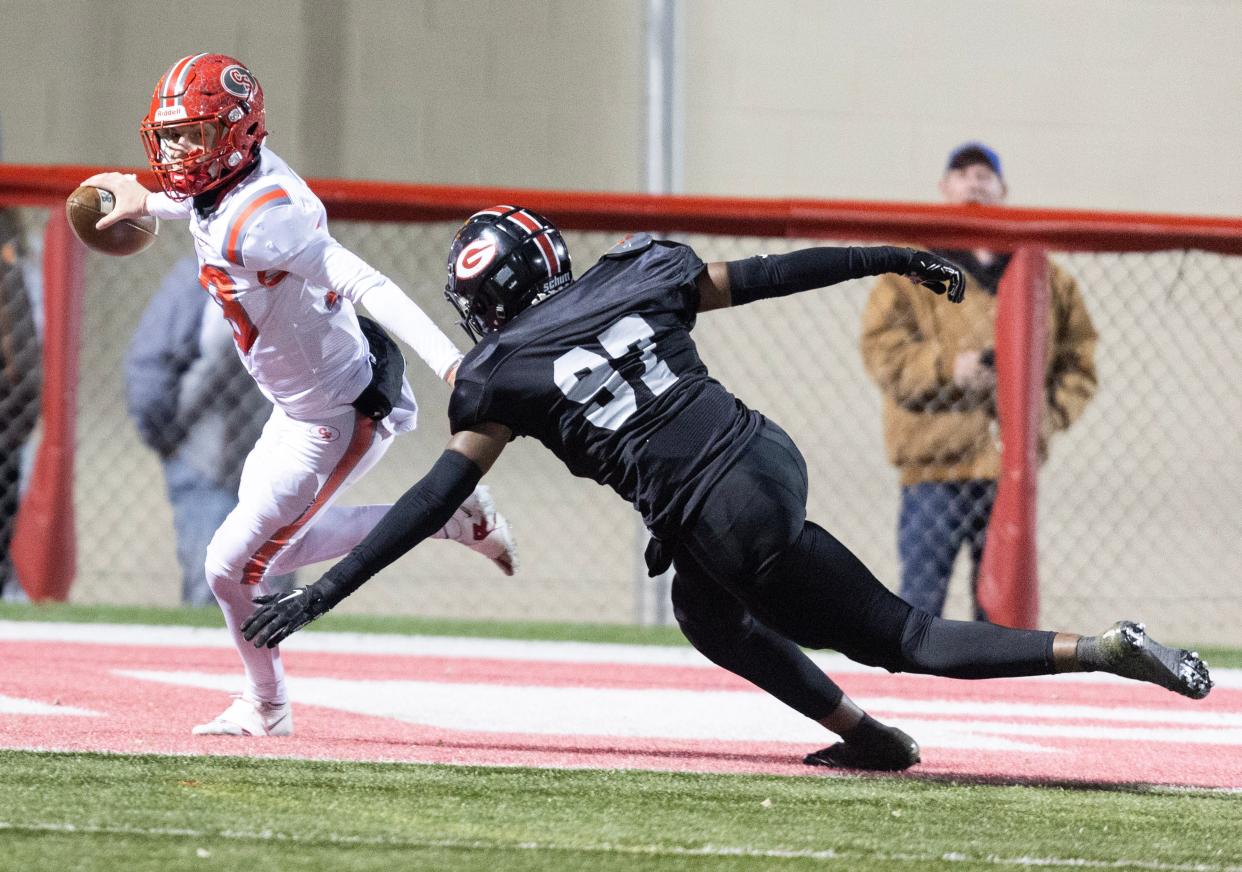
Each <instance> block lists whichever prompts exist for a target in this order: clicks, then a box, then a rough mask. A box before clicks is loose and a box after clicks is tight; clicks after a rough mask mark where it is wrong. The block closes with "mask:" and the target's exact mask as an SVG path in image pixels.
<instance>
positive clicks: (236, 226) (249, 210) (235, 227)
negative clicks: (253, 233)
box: [220, 185, 293, 266]
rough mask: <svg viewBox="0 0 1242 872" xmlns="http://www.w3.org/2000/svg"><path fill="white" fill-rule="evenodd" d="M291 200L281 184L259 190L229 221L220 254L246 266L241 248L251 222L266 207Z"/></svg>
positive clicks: (226, 258) (228, 259)
mask: <svg viewBox="0 0 1242 872" xmlns="http://www.w3.org/2000/svg"><path fill="white" fill-rule="evenodd" d="M291 202H293V201H292V200H290V199H289V194H288V193H287V192H286V191H285V189H284V188H282V187H280V186H279V185H272V186H271V187H268V188H264V189H263V190H261V191H259V192H258V193H257V194H255V195H254V198H253V199H252V200H251V201H250V202H249V203H247V204H246V205H244V206H242V207H241V209H240V210H239V211H238V213H237V214H236V215H234V216H233V220H232V221H230V222H229V227H228V230H227V231H226V232H225V234H224V245H223V246H222V248H221V250H220V254H221V255H223V257H224V259H225V260H227V261H229V262H230V263H235V264H237V265H238V266H245V263H244V262H243V261H242V253H241V250H242V245H243V244H244V243H245V238H246V233H247V230H248V228H249V226H250V224H251V222H252V221H253V220H254V219H255V217H257V216H258V214H259V213H260V212H261V211H263V210H264V209H267V208H274V207H276V206H284V205H288V204H289V203H291Z"/></svg>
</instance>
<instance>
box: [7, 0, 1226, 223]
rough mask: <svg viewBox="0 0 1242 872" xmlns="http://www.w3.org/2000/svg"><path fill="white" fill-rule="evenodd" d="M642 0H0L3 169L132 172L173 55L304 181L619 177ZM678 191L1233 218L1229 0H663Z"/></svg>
mask: <svg viewBox="0 0 1242 872" xmlns="http://www.w3.org/2000/svg"><path fill="white" fill-rule="evenodd" d="M644 7H645V4H644V3H643V2H642V0H594V2H587V0H577V2H574V0H528V2H501V0H474V2H450V0H423V2H417V0H411V2H396V0H337V2H331V0H302V2H297V0H286V2H276V0H248V2H239V0H213V2H210V3H208V2H203V0H197V2H192V3H191V2H182V0H164V2H153V0H0V127H2V129H3V147H4V157H5V159H7V160H9V161H15V162H55V163H68V162H72V163H88V164H95V163H104V164H118V165H137V164H139V163H141V160H142V153H141V149H140V147H139V145H138V140H137V136H136V134H135V128H136V124H137V120H138V118H139V117H140V116H141V115H142V113H143V111H144V110H145V107H146V101H147V99H148V97H149V94H150V91H151V89H152V87H153V86H154V83H155V80H156V79H157V78H158V76H159V74H160V73H161V72H162V71H163V70H164V68H165V67H166V66H167V65H168V64H169V63H171V62H172V61H173V60H175V59H176V58H178V57H180V56H181V55H184V54H187V53H190V52H195V51H202V50H213V51H224V52H227V53H232V54H236V55H237V56H239V57H241V58H242V59H244V60H245V61H246V62H247V63H249V64H250V65H251V66H252V67H253V69H254V70H255V71H256V73H257V75H258V76H259V77H260V80H261V81H262V82H263V84H264V87H265V89H266V90H267V94H268V107H269V109H268V115H269V125H270V128H271V129H272V131H273V135H272V140H271V144H272V145H273V147H274V148H276V149H277V150H278V151H280V152H281V153H282V154H283V155H284V156H285V157H287V158H288V159H289V160H290V161H291V162H293V163H294V165H295V166H296V167H298V168H299V169H300V170H301V171H302V172H303V173H304V174H306V175H311V176H345V177H356V178H380V179H395V180H408V181H427V182H441V183H477V184H496V185H512V186H520V187H527V186H536V187H562V188H579V189H604V190H634V189H637V188H638V187H639V186H640V184H641V179H642V172H641V165H640V162H641V156H642V153H643V151H642V135H643V134H642V119H643V105H642V98H643V82H642V64H643V60H642V51H643V49H642V35H643V29H642V15H643V10H644ZM685 25H686V27H685V31H686V41H685V57H686V75H685V83H686V90H685V106H686V171H685V179H686V189H687V190H688V191H690V192H695V193H713V194H741V195H760V196H763V195H771V196H786V195H789V196H808V197H846V198H861V199H901V200H930V199H934V198H935V196H936V192H935V185H934V183H935V180H936V178H937V176H938V175H939V173H940V170H941V165H942V161H943V158H944V155H945V153H946V152H947V151H948V150H949V149H950V148H951V147H952V146H953V145H955V144H956V143H958V142H959V141H961V140H963V139H966V138H972V137H981V138H985V139H986V140H987V141H989V142H990V143H992V144H993V145H994V146H995V147H996V148H997V149H998V150H999V151H1000V153H1001V155H1002V157H1003V158H1004V159H1005V161H1006V166H1007V173H1008V176H1009V181H1010V186H1011V193H1012V200H1013V202H1016V203H1023V204H1034V205H1048V206H1070V207H1080V208H1099V209H1127V210H1142V211H1158V212H1198V213H1209V214H1226V215H1230V214H1237V213H1238V211H1239V208H1240V207H1239V204H1242V171H1239V168H1238V161H1237V158H1236V155H1235V151H1236V144H1237V143H1238V142H1239V141H1242V113H1240V112H1238V111H1237V110H1238V107H1239V106H1240V105H1242V72H1240V71H1239V66H1238V64H1237V61H1236V52H1237V45H1238V42H1239V39H1242V2H1239V0H865V2H864V0H765V2H753V0H687V2H686V3H685Z"/></svg>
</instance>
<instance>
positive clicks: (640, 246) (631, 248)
mask: <svg viewBox="0 0 1242 872" xmlns="http://www.w3.org/2000/svg"><path fill="white" fill-rule="evenodd" d="M654 244H655V240H654V239H652V238H651V234H650V233H631V234H630V235H629V236H627V237H625V238H624V239H622V240H621V241H620V242H618V243H617V244H616V245H614V246H613V247H612V248H610V249H608V251H607V252H605V253H604V257H612V258H620V257H630V256H632V255H635V254H639V253H641V252H644V251H646V250H647V249H648V248H650V247H651V246H652V245H654Z"/></svg>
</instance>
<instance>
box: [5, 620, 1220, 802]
mask: <svg viewBox="0 0 1242 872" xmlns="http://www.w3.org/2000/svg"><path fill="white" fill-rule="evenodd" d="M5 661H6V667H7V668H6V674H5V675H4V677H3V678H0V696H3V697H8V698H16V699H21V700H30V701H34V702H37V703H42V704H45V705H53V706H61V707H72V708H75V709H85V710H90V711H93V712H97V713H98V714H97V715H96V716H88V715H81V714H67V715H46V714H4V715H3V716H2V717H0V747H5V748H24V749H53V748H54V749H64V750H80V751H114V752H126V753H140V752H142V753H145V752H151V753H174V754H243V755H245V754H253V755H256V756H280V757H306V758H320V759H340V760H389V761H407V762H427V763H457V764H474V765H527V766H562V767H601V768H615V767H622V768H644V769H663V770H683V771H696V772H733V773H771V774H785V775H822V774H825V772H826V770H822V769H815V768H811V767H806V766H803V765H801V762H800V761H801V758H802V755H803V754H805V753H806V752H807V751H809V750H814V749H815V748H817V747H820V746H822V745H826V744H829V743H830V742H831V741H833V737H832V736H831V735H830V734H828V733H826V732H825V733H823V734H822V738H819V735H820V734H819V733H818V732H813V733H810V734H807V735H809V736H811V737H812V738H810V739H809V740H807V739H804V738H801V736H802V733H801V732H799V731H800V730H803V729H805V726H803V722H802V721H801V720H798V721H797V724H798V725H799V726H798V727H797V728H796V729H795V730H794V734H795V735H798V736H799V737H800V738H798V739H796V740H792V741H791V740H780V739H772V738H764V739H755V740H739V739H736V738H735V739H730V740H721V739H719V738H714V737H713V736H718V735H722V734H723V735H728V734H730V732H731V731H730V730H729V729H726V727H728V726H729V725H728V724H727V723H721V722H720V721H715V723H716V724H717V725H719V726H720V727H721V729H720V730H719V731H717V732H713V723H712V722H711V721H710V718H711V717H712V715H711V712H712V711H714V710H713V709H712V706H720V705H725V706H732V707H733V708H732V709H729V710H731V711H735V712H739V713H743V712H746V711H748V710H752V709H756V710H757V709H761V708H763V707H764V706H767V705H769V701H768V699H767V698H766V696H764V695H763V694H761V693H759V692H758V691H756V690H754V689H753V688H751V687H750V685H748V684H746V683H745V682H743V681H741V680H740V679H738V678H736V677H735V676H732V675H730V674H728V673H726V672H724V671H723V670H718V669H710V668H690V667H676V666H663V665H635V664H625V665H624V666H621V665H616V664H608V663H565V662H546V661H529V660H526V661H514V660H504V659H494V658H493V659H484V658H469V657H436V656H413V655H375V654H368V655H342V654H338V653H318V652H309V651H286V652H285V662H286V665H287V667H288V669H289V673H290V675H291V676H292V685H293V696H294V701H295V709H294V718H295V724H296V734H295V735H294V736H293V737H291V738H284V739H234V738H229V737H194V736H191V735H190V733H189V730H190V727H191V726H192V725H193V724H195V723H199V722H201V721H204V720H207V719H209V718H210V717H211V716H213V715H215V714H217V713H218V712H219V711H220V710H222V709H223V708H224V706H225V705H226V704H227V697H226V696H225V694H224V693H222V692H221V691H220V690H219V689H208V688H205V687H203V686H192V685H193V682H195V681H198V682H199V683H200V685H201V684H202V683H211V682H216V683H219V684H220V686H222V687H224V686H233V685H235V684H236V683H237V682H238V681H239V680H240V669H239V667H238V663H237V660H236V655H235V654H234V653H233V652H232V651H229V650H227V649H221V648H165V647H156V646H118V645H105V644H89V643H69V642H59V643H49V642H42V641H6V643H5ZM135 673H142V674H143V675H145V676H147V677H146V678H139V677H133V676H134V674H135ZM151 676H158V677H157V678H152V677H151ZM187 676H191V677H187ZM192 676H197V678H194V677H192ZM839 680H840V683H841V684H842V685H843V686H844V687H845V689H846V691H847V692H848V693H850V694H851V695H852V696H854V697H855V698H857V699H859V700H860V701H862V702H863V703H864V704H865V705H868V707H869V708H871V710H872V711H873V713H874V714H876V715H877V716H879V717H881V718H883V719H886V720H891V721H892V722H894V723H897V724H899V725H903V726H909V727H910V731H911V732H912V734H914V735H915V737H916V738H919V739H921V740H922V741H923V744H924V752H923V758H924V762H923V763H922V764H921V765H920V766H918V767H916V768H915V769H914V770H912V772H911V773H910V774H911V775H914V776H917V775H924V776H934V777H941V778H948V777H955V778H964V779H998V780H1003V781H1089V782H1115V783H1158V784H1176V785H1190V786H1204V787H1235V788H1236V787H1242V690H1236V689H1224V688H1217V689H1216V690H1215V691H1213V693H1212V696H1211V697H1210V698H1209V699H1208V700H1205V701H1202V702H1192V701H1190V700H1185V699H1182V698H1180V697H1178V696H1175V695H1174V694H1171V693H1168V692H1166V691H1162V690H1160V689H1158V688H1152V687H1147V686H1143V685H1139V684H1134V683H1115V684H1113V683H1108V684H1098V683H1092V684H1085V683H1080V682H1073V681H1064V682H1057V681H1050V680H1020V679H1010V680H1004V681H992V682H965V681H951V680H947V679H934V678H927V677H923V676H890V675H885V674H877V673H865V674H847V675H843V676H840V679H839ZM186 682H189V684H187V683H186ZM299 682H301V684H299ZM350 682H403V683H406V684H403V685H400V686H398V685H393V687H402V688H405V689H406V691H407V692H409V693H412V694H413V696H414V697H416V698H414V699H401V700H399V702H400V703H401V706H403V708H401V712H402V713H401V714H400V715H399V717H398V716H385V715H380V714H375V713H360V712H359V711H356V710H350V704H349V703H348V701H345V702H337V701H336V697H335V696H334V691H333V690H332V689H333V688H344V689H347V688H349V687H350V686H351V685H350V684H349V683H350ZM412 683H417V684H412ZM363 687H364V688H367V687H370V685H363ZM410 687H417V688H421V690H415V691H409V690H408V689H409V688H410ZM363 693H364V696H365V694H366V691H365V690H364V692H363ZM490 693H499V694H511V695H512V694H516V696H512V697H507V698H511V699H515V700H517V701H518V702H517V707H520V706H521V705H522V701H523V700H526V701H528V703H529V706H531V707H539V706H544V707H546V706H547V705H548V703H547V700H548V699H552V700H554V701H556V702H557V704H566V705H568V706H570V707H568V708H565V709H564V710H563V711H562V712H561V713H560V714H558V712H557V711H556V710H554V709H553V710H550V711H549V712H548V719H549V720H548V722H547V724H550V726H548V725H547V724H545V725H541V726H540V727H539V728H538V729H530V730H513V729H504V728H503V726H504V725H503V724H502V725H500V726H501V728H497V727H496V725H494V724H491V723H489V722H487V720H486V718H483V719H476V720H474V721H471V720H470V718H471V715H469V714H468V713H467V714H460V713H459V714H460V720H462V722H466V723H469V724H470V726H469V727H468V728H466V727H463V726H460V724H458V725H457V726H445V721H444V717H445V715H446V712H445V711H444V710H443V709H444V708H445V707H446V706H447V705H449V704H448V703H445V702H444V700H445V699H452V700H455V701H456V702H457V703H460V702H461V701H462V700H467V701H468V700H470V699H473V698H476V697H479V696H481V695H486V694H490ZM316 694H318V696H316ZM445 694H447V696H445ZM454 694H456V696H454ZM548 694H551V696H550V697H549V696H547V695H548ZM577 694H582V698H583V699H584V700H588V702H583V703H582V705H588V704H591V703H590V702H589V700H595V701H596V702H598V700H600V699H605V700H622V701H628V702H621V703H617V705H618V710H617V711H615V712H598V713H597V714H598V715H599V716H600V720H599V721H598V722H593V723H602V724H605V725H606V724H608V723H610V722H614V723H615V724H616V725H617V726H618V729H617V733H620V735H616V734H613V735H610V734H609V731H608V729H606V728H596V729H594V731H592V732H583V731H581V730H579V731H578V732H572V733H571V732H559V731H555V732H554V730H558V729H564V728H563V727H558V725H559V724H560V723H562V720H563V721H564V723H566V724H569V723H580V722H581V721H580V719H578V720H575V717H574V716H571V715H575V713H574V711H573V708H572V707H573V706H574V705H576V703H575V700H576V699H577V696H576V695H577ZM601 694H602V696H601ZM633 694H640V695H641V696H638V697H635V696H633ZM383 696H384V694H383V693H375V694H372V697H370V698H380V697H383ZM307 697H309V698H311V699H312V700H313V701H314V702H322V704H309V703H307V702H305V701H301V700H303V699H305V698H307ZM341 697H342V699H346V700H347V698H348V697H349V692H348V691H347V690H342V691H341ZM645 698H650V699H651V700H652V704H651V706H650V707H664V706H665V705H666V701H667V700H669V699H680V700H688V701H689V705H688V706H687V707H686V711H687V712H688V713H689V714H688V718H690V719H691V720H693V719H694V718H695V716H696V712H697V714H698V717H699V719H700V722H698V723H688V724H685V725H684V726H685V729H684V730H683V729H682V727H681V726H678V725H674V726H676V729H672V730H669V731H668V732H676V733H680V735H677V736H672V737H670V736H669V735H667V734H665V735H659V734H651V733H645V734H644V733H643V732H642V730H643V729H644V726H645V724H646V722H645V721H644V720H643V717H644V715H643V712H641V711H640V709H641V708H642V707H643V706H642V705H641V703H640V704H638V705H634V704H633V703H634V700H635V699H639V700H641V699H645ZM697 700H702V705H701V706H698V705H696V704H695V701H697ZM423 703H425V705H424V704H423ZM454 704H456V703H454ZM420 706H421V707H420ZM0 711H3V709H2V708H0ZM765 711H766V710H765ZM420 712H425V720H424V721H423V722H419V718H420V717H422V715H421V714H420ZM518 714H521V713H518ZM527 714H529V713H527ZM576 714H577V715H580V714H581V712H577V713H576ZM661 717H662V718H663V720H661V721H660V723H661V724H663V728H668V727H669V725H670V724H672V723H673V721H671V720H670V717H671V716H670V715H668V713H667V712H664V713H662V715H661ZM779 717H780V713H777V718H776V719H777V720H779ZM400 718H404V719H400ZM449 720H452V718H450V719H449ZM760 720H762V718H761V719H760ZM622 727H623V728H622ZM815 729H817V728H815ZM761 732H762V730H761ZM779 733H780V730H776V731H775V733H773V734H779ZM690 734H695V737H693V738H687V737H686V736H687V735H690ZM765 735H766V733H765ZM963 736H965V737H966V739H965V740H963V741H959V740H961V739H962V737H963ZM993 739H994V740H995V741H996V742H997V743H999V744H1000V745H1002V746H1004V745H1011V746H1013V747H1009V748H1002V749H997V748H996V747H986V746H987V744H988V742H989V741H992V740H993ZM955 743H957V744H956V745H955ZM963 744H964V745H965V746H962V745H963Z"/></svg>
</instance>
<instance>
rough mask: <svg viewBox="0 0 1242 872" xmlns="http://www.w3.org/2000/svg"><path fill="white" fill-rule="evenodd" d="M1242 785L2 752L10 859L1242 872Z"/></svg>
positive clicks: (2, 824) (338, 865)
mask: <svg viewBox="0 0 1242 872" xmlns="http://www.w3.org/2000/svg"><path fill="white" fill-rule="evenodd" d="M1239 832H1242V797H1238V796H1236V795H1222V794H1211V793H1200V792H1172V791H1143V792H1130V791H1125V790H1117V789H1109V790H1094V789H1089V788H1088V789H1084V788H1082V787H1078V788H1076V789H1060V788H1048V787H1044V788H1036V787H1023V786H991V785H977V784H976V785H963V784H952V783H939V782H935V781H925V780H914V779H909V778H892V777H871V778H852V777H825V778H816V779H812V778H773V777H739V776H707V775H686V774H663V773H650V772H598V771H562V770H543V769H482V768H473V767H445V766H407V765H397V764H341V763H324V762H307V761H283V760H252V759H241V758H229V757H224V758H221V757H215V758H197V757H193V758H191V757H150V756H143V757H128V756H105V755H93V754H90V755H88V754H38V753H26V752H0V845H2V846H3V850H2V851H0V868H2V869H5V870H9V869H12V870H43V869H48V870H69V869H74V870H78V869H82V870H95V869H99V870H109V872H115V870H167V869H202V870H210V869H228V870H235V869H256V870H273V872H275V870H302V869H324V870H328V869H332V870H364V869H366V870H370V869H375V870H380V869H383V870H392V869H436V870H450V869H451V870H485V872H499V870H577V869H590V870H595V872H606V870H622V869H623V870H682V869H686V870H691V869H694V870H697V869H703V870H766V869H780V870H786V869H788V870H796V869H811V868H821V867H825V866H828V867H832V868H837V869H848V870H872V869H893V868H901V869H929V868H951V869H955V870H968V869H996V868H1000V867H1011V866H1033V867H1036V868H1064V867H1068V868H1106V869H1142V870H1153V869H1154V870H1178V872H1189V870H1202V872H1210V870H1224V869H1229V868H1230V867H1234V866H1237V865H1238V864H1242V842H1240V841H1239V838H1238V833H1239Z"/></svg>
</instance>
